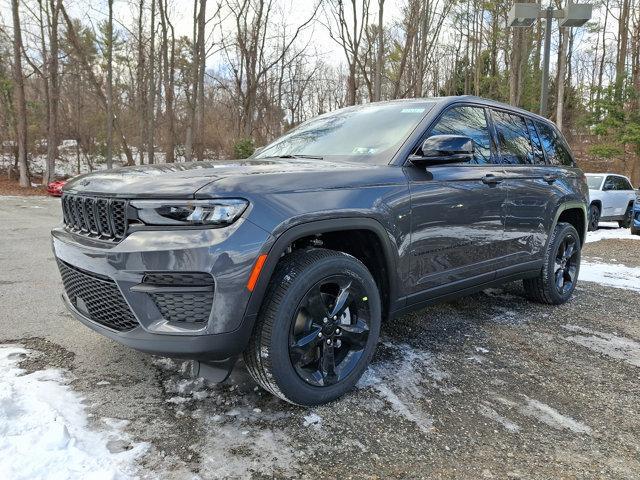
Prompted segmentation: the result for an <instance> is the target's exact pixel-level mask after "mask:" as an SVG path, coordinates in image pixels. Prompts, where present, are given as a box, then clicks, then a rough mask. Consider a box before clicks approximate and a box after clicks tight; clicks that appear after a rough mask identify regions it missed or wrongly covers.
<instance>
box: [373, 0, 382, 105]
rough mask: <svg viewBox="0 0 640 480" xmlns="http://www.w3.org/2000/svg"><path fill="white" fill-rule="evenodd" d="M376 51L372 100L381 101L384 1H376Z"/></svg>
mask: <svg viewBox="0 0 640 480" xmlns="http://www.w3.org/2000/svg"><path fill="white" fill-rule="evenodd" d="M377 33H378V51H377V52H376V74H375V79H374V85H375V87H374V93H373V100H374V101H380V100H381V99H382V70H383V68H384V0H378V31H377Z"/></svg>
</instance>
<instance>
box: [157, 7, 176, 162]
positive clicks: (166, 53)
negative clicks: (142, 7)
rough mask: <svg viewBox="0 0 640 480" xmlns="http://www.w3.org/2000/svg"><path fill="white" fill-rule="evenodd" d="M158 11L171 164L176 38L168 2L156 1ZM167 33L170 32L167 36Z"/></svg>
mask: <svg viewBox="0 0 640 480" xmlns="http://www.w3.org/2000/svg"><path fill="white" fill-rule="evenodd" d="M158 8H159V10H160V25H161V29H162V47H161V50H162V82H163V90H164V103H165V122H166V124H167V131H166V132H165V135H164V139H165V146H164V153H165V161H166V162H167V163H173V162H174V161H175V136H176V133H175V119H174V116H175V114H174V111H173V108H174V105H173V102H174V89H175V48H176V46H175V44H176V37H175V33H174V29H173V24H172V23H171V21H170V19H169V13H168V11H167V10H168V0H158ZM169 32H171V33H170V34H169Z"/></svg>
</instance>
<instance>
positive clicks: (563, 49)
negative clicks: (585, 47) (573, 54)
mask: <svg viewBox="0 0 640 480" xmlns="http://www.w3.org/2000/svg"><path fill="white" fill-rule="evenodd" d="M560 35H561V40H560V52H559V59H558V60H559V61H558V96H557V99H556V125H558V129H560V131H562V118H563V115H564V83H565V78H564V77H565V71H566V67H567V49H568V47H569V31H568V30H567V29H566V28H565V29H560Z"/></svg>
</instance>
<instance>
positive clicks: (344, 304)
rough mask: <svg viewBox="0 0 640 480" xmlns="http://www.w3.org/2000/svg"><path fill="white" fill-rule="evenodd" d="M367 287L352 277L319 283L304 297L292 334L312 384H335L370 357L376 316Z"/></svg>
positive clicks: (298, 363) (302, 372) (292, 352)
mask: <svg viewBox="0 0 640 480" xmlns="http://www.w3.org/2000/svg"><path fill="white" fill-rule="evenodd" d="M367 300H368V298H367V294H366V292H365V291H364V289H363V287H362V285H360V284H359V283H358V282H357V281H355V280H354V279H353V278H351V277H348V276H346V275H333V276H331V277H328V278H325V279H323V280H321V281H319V282H318V283H316V284H315V285H314V286H313V287H311V289H309V291H308V292H307V294H306V295H305V296H304V297H303V298H302V300H301V302H300V304H299V306H298V310H297V312H296V316H295V321H294V322H293V323H292V325H291V331H290V333H289V356H290V358H291V363H292V365H293V367H294V368H295V370H296V373H297V374H298V375H299V376H300V377H301V378H302V379H303V380H304V381H305V382H307V383H308V384H309V385H314V386H320V387H323V386H328V385H333V384H335V383H337V382H339V381H341V380H343V379H344V378H346V377H347V376H348V375H349V374H351V373H352V372H353V371H354V369H355V367H356V366H357V365H358V363H359V362H360V359H361V358H362V355H363V354H364V350H365V347H366V346H367V340H368V338H369V319H370V316H371V312H370V308H369V303H368V301H367Z"/></svg>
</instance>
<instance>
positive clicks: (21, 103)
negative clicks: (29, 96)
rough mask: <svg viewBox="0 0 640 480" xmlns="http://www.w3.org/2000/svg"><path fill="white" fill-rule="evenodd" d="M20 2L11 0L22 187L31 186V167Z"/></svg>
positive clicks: (19, 167) (19, 164) (15, 100)
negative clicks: (29, 163)
mask: <svg viewBox="0 0 640 480" xmlns="http://www.w3.org/2000/svg"><path fill="white" fill-rule="evenodd" d="M18 9H19V5H18V0H11V11H12V15H13V81H14V83H15V92H16V93H15V95H14V102H15V107H14V111H15V115H16V117H17V118H16V121H17V126H18V128H17V134H18V138H17V142H18V169H19V171H20V186H21V187H29V186H31V180H30V178H29V167H28V163H27V100H26V96H25V91H24V75H23V73H22V29H21V26H20V12H19V10H18Z"/></svg>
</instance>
